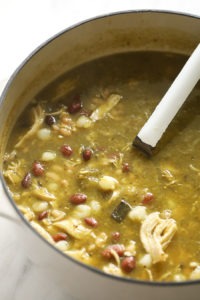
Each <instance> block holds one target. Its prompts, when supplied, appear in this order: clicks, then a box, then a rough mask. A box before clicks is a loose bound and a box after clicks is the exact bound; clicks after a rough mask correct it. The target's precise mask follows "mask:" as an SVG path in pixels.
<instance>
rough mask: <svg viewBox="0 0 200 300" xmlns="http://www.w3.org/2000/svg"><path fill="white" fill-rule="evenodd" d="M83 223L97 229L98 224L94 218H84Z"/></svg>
mask: <svg viewBox="0 0 200 300" xmlns="http://www.w3.org/2000/svg"><path fill="white" fill-rule="evenodd" d="M85 223H86V224H87V225H89V226H91V227H97V226H98V222H97V220H96V219H95V218H85Z"/></svg>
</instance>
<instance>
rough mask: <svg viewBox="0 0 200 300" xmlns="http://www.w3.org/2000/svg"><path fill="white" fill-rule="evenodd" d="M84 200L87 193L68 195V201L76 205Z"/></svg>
mask: <svg viewBox="0 0 200 300" xmlns="http://www.w3.org/2000/svg"><path fill="white" fill-rule="evenodd" d="M86 200H87V195H85V194H82V193H76V194H74V195H72V196H71V197H70V202H71V203H72V204H76V205H78V204H82V203H85V202H86Z"/></svg>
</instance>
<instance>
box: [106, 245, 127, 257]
mask: <svg viewBox="0 0 200 300" xmlns="http://www.w3.org/2000/svg"><path fill="white" fill-rule="evenodd" d="M112 251H115V252H116V253H117V254H118V255H119V256H123V254H124V251H125V247H124V245H122V244H114V245H110V246H108V247H107V248H106V249H104V250H103V251H102V255H103V257H105V258H107V259H110V258H112V257H113V254H112Z"/></svg>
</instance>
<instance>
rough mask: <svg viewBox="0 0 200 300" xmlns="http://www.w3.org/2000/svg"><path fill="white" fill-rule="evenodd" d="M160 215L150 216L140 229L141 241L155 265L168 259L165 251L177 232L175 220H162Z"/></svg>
mask: <svg viewBox="0 0 200 300" xmlns="http://www.w3.org/2000/svg"><path fill="white" fill-rule="evenodd" d="M159 215H160V213H159V212H154V213H151V214H150V215H148V216H147V217H146V219H145V220H144V222H143V223H142V226H141V229H140V239H141V241H142V244H143V246H144V248H145V250H146V251H147V252H148V253H149V254H150V255H151V258H152V263H153V264H155V263H157V262H160V261H165V260H166V259H167V257H168V255H167V254H166V253H165V252H164V249H166V248H167V246H168V245H169V243H170V242H171V240H172V238H173V236H174V234H175V233H176V231H177V225H176V221H175V220H174V219H171V218H166V219H161V218H160V216H159Z"/></svg>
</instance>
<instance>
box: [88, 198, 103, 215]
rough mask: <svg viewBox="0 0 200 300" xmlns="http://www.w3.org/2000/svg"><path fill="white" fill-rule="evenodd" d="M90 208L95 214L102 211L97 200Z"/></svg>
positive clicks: (91, 203) (92, 202)
mask: <svg viewBox="0 0 200 300" xmlns="http://www.w3.org/2000/svg"><path fill="white" fill-rule="evenodd" d="M90 207H91V209H92V211H94V212H99V211H100V210H101V204H100V203H99V202H98V201H96V200H92V201H91V202H90Z"/></svg>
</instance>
